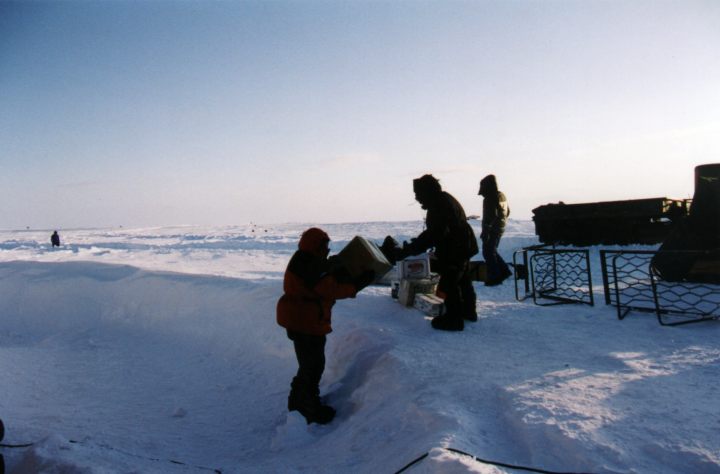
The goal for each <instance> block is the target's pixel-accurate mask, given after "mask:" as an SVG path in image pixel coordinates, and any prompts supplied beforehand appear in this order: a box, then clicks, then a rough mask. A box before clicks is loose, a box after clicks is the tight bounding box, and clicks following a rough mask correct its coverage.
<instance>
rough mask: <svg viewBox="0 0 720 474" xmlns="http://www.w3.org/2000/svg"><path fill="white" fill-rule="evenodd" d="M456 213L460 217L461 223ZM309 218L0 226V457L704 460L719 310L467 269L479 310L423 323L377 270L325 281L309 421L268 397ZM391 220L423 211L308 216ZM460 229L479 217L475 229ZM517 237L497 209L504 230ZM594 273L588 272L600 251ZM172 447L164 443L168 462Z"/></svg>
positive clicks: (280, 379)
mask: <svg viewBox="0 0 720 474" xmlns="http://www.w3.org/2000/svg"><path fill="white" fill-rule="evenodd" d="M474 225H477V223H475V224H474ZM307 227H309V225H308V224H297V225H282V226H266V227H264V226H257V225H247V226H241V227H228V228H198V227H175V228H150V229H148V228H146V229H101V230H97V229H92V230H61V232H60V235H61V238H62V239H63V245H62V247H61V248H60V249H57V250H52V249H51V248H50V246H49V238H50V233H51V231H14V232H10V231H4V232H0V320H1V321H2V324H1V325H0V418H2V419H3V420H4V421H5V424H6V437H5V440H4V443H10V444H21V443H26V442H34V445H33V446H32V447H29V448H17V449H7V448H2V449H0V452H1V453H2V454H3V455H4V456H5V463H6V465H7V470H8V472H11V473H34V472H53V473H59V472H62V473H75V472H79V473H110V472H120V473H130V472H133V473H135V472H137V473H175V472H178V473H180V472H183V473H185V472H193V473H194V472H197V473H201V472H213V470H220V471H222V472H223V473H233V472H262V473H265V472H277V473H299V472H305V473H337V472H352V473H393V472H396V471H398V470H399V469H401V468H402V467H404V466H405V465H407V464H408V463H409V462H411V461H412V460H414V459H416V458H417V457H418V456H420V455H422V454H423V453H426V452H430V455H429V456H428V457H427V458H425V459H424V460H422V461H420V462H418V463H417V464H415V465H413V466H411V467H410V468H408V469H407V471H406V472H408V473H431V472H432V473H435V472H437V473H459V472H479V473H486V474H490V473H493V474H494V473H504V472H519V471H516V470H512V469H509V468H501V467H497V466H492V465H489V464H484V463H480V462H478V461H477V460H473V459H472V458H470V457H467V456H463V455H459V454H456V453H453V452H450V451H447V450H445V449H443V448H446V447H451V448H455V449H459V450H461V451H464V452H467V453H470V454H473V455H475V456H477V457H479V458H483V459H487V460H494V461H500V462H504V463H511V464H519V465H524V466H530V467H535V468H541V469H545V470H553V471H560V472H592V473H720V389H719V388H718V387H719V385H720V384H719V383H718V382H719V378H720V324H718V323H717V322H715V321H712V322H706V323H700V324H693V325H688V326H680V327H673V328H669V327H662V326H660V325H659V324H658V323H657V321H656V319H655V317H654V316H651V315H648V314H631V315H630V316H628V317H627V318H626V319H625V320H623V321H618V320H617V318H616V315H615V309H614V308H612V307H608V306H605V305H604V304H603V301H602V297H601V296H602V285H601V283H598V284H597V285H596V286H595V288H594V289H595V297H596V298H595V299H596V306H594V307H589V306H580V305H565V306H554V307H539V306H535V305H533V304H532V303H530V302H517V301H516V300H515V299H514V288H513V286H512V284H511V283H510V282H508V283H506V284H505V285H503V286H500V287H494V288H485V287H484V286H481V285H478V286H477V288H476V289H477V291H478V302H477V305H478V314H479V317H480V319H479V321H478V322H477V323H473V324H468V325H467V326H466V329H465V331H463V332H461V333H445V332H439V331H434V330H432V329H431V328H430V324H429V322H428V320H427V318H425V317H424V316H423V315H422V314H421V313H419V312H417V311H416V310H414V309H411V308H404V307H402V306H400V305H399V304H398V303H397V302H396V301H395V300H393V299H391V298H390V295H389V294H390V290H389V288H388V287H381V286H374V287H370V288H369V289H367V290H365V291H363V292H362V293H361V294H360V295H359V296H358V297H357V298H356V299H350V300H343V301H340V302H338V304H337V305H336V307H335V311H334V318H333V321H334V324H333V326H334V332H333V333H332V334H330V336H329V337H328V346H327V350H326V355H327V360H328V364H327V368H326V372H325V375H324V377H323V381H322V385H321V392H322V393H323V394H326V396H327V399H328V400H329V402H330V403H331V404H332V405H333V406H335V407H336V408H337V410H338V416H337V418H336V420H335V421H333V422H332V423H331V424H330V425H327V426H317V425H310V426H308V425H306V424H305V422H304V420H303V419H302V418H301V417H300V415H297V414H295V413H293V414H288V413H287V411H286V401H287V392H288V388H289V382H290V379H291V378H292V376H293V374H294V371H295V369H296V367H295V359H294V354H293V350H292V345H291V343H290V341H288V340H287V338H286V337H285V334H284V332H283V331H282V330H281V329H280V328H279V327H278V326H277V325H276V324H275V303H276V301H277V298H278V297H279V296H280V294H281V291H282V274H283V271H284V269H285V265H286V264H287V261H288V259H289V257H290V255H292V253H293V252H294V250H295V248H296V246H297V241H298V238H299V235H300V233H301V232H302V230H304V229H305V228H307ZM322 227H323V228H324V229H325V230H326V231H327V232H328V233H329V234H330V236H331V237H332V238H333V243H332V249H333V251H334V252H335V251H338V250H339V249H341V248H342V247H343V246H344V245H345V244H346V243H347V242H348V241H349V240H350V239H351V238H352V237H353V236H354V235H363V236H365V237H368V238H371V239H373V240H375V241H377V242H380V241H382V238H383V237H384V236H385V235H388V234H390V235H393V236H396V238H398V240H400V241H402V239H407V238H409V237H411V236H414V235H416V234H417V233H418V232H419V231H420V230H421V228H422V223H421V222H400V223H397V222H393V223H389V222H385V223H355V224H329V225H324V226H322ZM476 231H477V233H478V234H479V229H476ZM533 243H536V238H535V236H534V233H533V227H532V223H531V222H519V221H512V222H511V225H510V227H509V229H508V231H507V233H506V236H505V237H504V239H503V241H502V245H501V250H502V253H503V254H504V255H505V257H506V258H507V259H508V260H509V259H510V258H511V255H512V252H513V250H516V249H518V248H521V247H523V246H527V245H531V244H533ZM592 258H593V260H592V265H593V273H594V275H593V281H594V282H601V279H600V277H599V262H598V260H597V252H596V251H594V252H593V253H592ZM172 461H177V462H181V463H183V464H178V463H177V462H172Z"/></svg>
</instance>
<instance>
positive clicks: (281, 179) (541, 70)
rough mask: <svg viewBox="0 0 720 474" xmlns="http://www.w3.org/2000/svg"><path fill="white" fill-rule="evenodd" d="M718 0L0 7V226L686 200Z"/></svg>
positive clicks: (710, 158)
mask: <svg viewBox="0 0 720 474" xmlns="http://www.w3.org/2000/svg"><path fill="white" fill-rule="evenodd" d="M719 24H720V2H717V1H714V0H711V1H685V0H683V1H594V0H587V1H556V0H549V1H512V0H511V1H462V2H460V1H393V2H386V1H363V2H360V1H346V2H333V1H320V0H314V1H302V0H294V1H265V2H254V1H247V2H224V1H216V2H196V1H177V2H166V1H103V2H94V1H68V2H64V1H59V2H36V1H29V2H0V228H2V229H25V228H27V227H30V228H43V229H44V228H60V229H62V228H74V227H105V226H109V227H113V226H120V225H122V226H152V225H174V224H188V225H190V224H194V225H235V224H246V223H250V222H253V223H283V222H365V221H376V220H389V221H394V220H414V219H421V218H422V217H423V216H424V211H423V210H422V209H421V208H420V206H419V205H418V204H417V203H416V202H415V201H414V198H413V193H412V179H413V178H416V177H418V176H421V175H422V174H425V173H432V174H433V175H435V176H436V177H438V178H439V179H440V182H441V184H442V185H443V188H444V189H445V190H447V191H449V192H450V193H451V194H453V195H454V196H455V197H456V198H458V200H459V201H460V202H461V203H462V204H463V206H464V207H465V210H466V212H467V213H468V214H479V213H480V212H481V205H482V202H481V198H480V197H479V196H477V189H478V183H479V181H480V179H481V178H482V177H483V176H485V175H486V174H489V173H493V174H495V175H496V176H497V177H498V182H499V184H500V188H501V190H503V191H504V192H505V194H506V195H507V197H508V200H509V203H510V207H511V209H512V215H511V217H514V218H518V219H529V218H531V216H532V209H533V208H535V207H537V206H539V205H542V204H546V203H550V202H558V201H564V202H566V203H572V202H588V201H598V200H600V201H603V200H617V199H634V198H647V197H660V196H667V197H671V198H678V199H680V198H690V197H692V193H693V176H694V175H693V169H694V167H695V166H697V165H700V164H706V163H717V162H720V55H718V53H717V52H718V51H720V28H718V27H717V25H719Z"/></svg>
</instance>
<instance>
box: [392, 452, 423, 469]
mask: <svg viewBox="0 0 720 474" xmlns="http://www.w3.org/2000/svg"><path fill="white" fill-rule="evenodd" d="M428 454H430V453H429V452H428V453H425V454H423V455H422V456H419V457H417V458H415V459H413V460H412V461H410V462H409V463H407V464H406V465H405V466H404V467H403V468H402V469H400V470H399V471H397V472H396V473H395V474H400V473H401V472H403V471H405V470H407V469H408V468H409V467H410V466H412V465H413V464H415V463H419V462H420V461H422V460H423V459H425V458H426V457H428Z"/></svg>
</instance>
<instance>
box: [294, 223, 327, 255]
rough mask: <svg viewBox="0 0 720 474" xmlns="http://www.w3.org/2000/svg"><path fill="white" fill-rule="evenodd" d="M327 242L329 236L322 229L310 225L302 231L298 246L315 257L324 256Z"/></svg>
mask: <svg viewBox="0 0 720 474" xmlns="http://www.w3.org/2000/svg"><path fill="white" fill-rule="evenodd" d="M329 243H330V237H329V236H328V235H327V233H326V232H325V231H324V230H322V229H318V228H317V227H311V228H309V229H308V230H306V231H305V232H303V234H302V236H301V237H300V242H299V243H298V248H299V249H300V250H302V251H303V252H307V253H310V254H312V255H315V256H317V257H326V256H327V254H328V244H329Z"/></svg>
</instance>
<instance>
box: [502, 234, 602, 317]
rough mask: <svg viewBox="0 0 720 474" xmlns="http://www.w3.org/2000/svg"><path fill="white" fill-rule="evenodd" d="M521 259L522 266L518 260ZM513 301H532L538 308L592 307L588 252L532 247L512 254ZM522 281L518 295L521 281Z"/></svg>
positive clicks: (592, 298) (585, 250) (539, 246)
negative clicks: (514, 299)
mask: <svg viewBox="0 0 720 474" xmlns="http://www.w3.org/2000/svg"><path fill="white" fill-rule="evenodd" d="M519 257H522V263H519V262H518V258H519ZM513 264H514V266H515V298H516V299H517V300H518V301H522V300H524V299H526V298H529V297H532V298H533V302H534V303H535V304H537V305H539V306H550V305H557V304H569V303H580V304H587V305H590V306H592V305H594V297H593V292H592V278H591V276H590V254H589V251H588V250H587V249H558V248H552V247H547V246H542V245H538V246H532V247H526V248H523V249H521V250H518V251H516V252H515V253H514V254H513ZM523 279H524V285H523V290H524V293H523V294H521V291H520V290H521V285H520V280H523Z"/></svg>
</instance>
